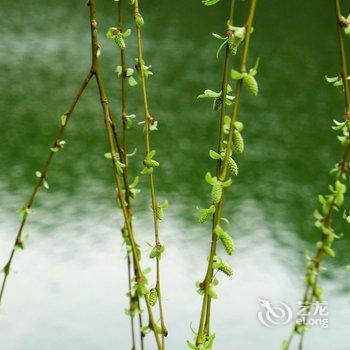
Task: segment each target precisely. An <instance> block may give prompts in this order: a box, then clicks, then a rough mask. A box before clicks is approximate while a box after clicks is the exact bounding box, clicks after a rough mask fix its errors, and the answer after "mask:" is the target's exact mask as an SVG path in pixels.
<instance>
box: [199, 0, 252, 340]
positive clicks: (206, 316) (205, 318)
mask: <svg viewBox="0 0 350 350" xmlns="http://www.w3.org/2000/svg"><path fill="white" fill-rule="evenodd" d="M256 3H257V0H252V1H251V3H250V8H249V15H248V20H247V23H246V37H245V41H244V48H243V54H242V58H241V64H240V68H241V72H245V71H246V65H247V61H248V52H249V47H250V37H251V32H252V30H251V29H252V25H253V19H254V14H255V9H256ZM231 10H232V7H231ZM242 83H243V82H242V80H238V81H237V83H236V90H235V102H234V106H233V112H232V116H231V123H230V129H229V135H228V140H227V144H226V151H225V158H224V159H223V161H222V162H221V163H220V166H219V169H218V178H219V180H220V181H225V180H226V177H227V167H228V161H229V157H230V154H231V144H232V138H233V132H234V130H235V127H234V123H235V121H236V120H237V116H238V108H239V104H240V98H241V92H242ZM226 85H227V84H226ZM223 91H224V90H223ZM226 93H227V92H226ZM224 104H225V100H223V105H224ZM220 124H221V123H220ZM221 137H222V136H221ZM222 145H223V143H222V141H221V143H220V144H219V146H222ZM221 150H222V148H221V149H220V151H221ZM223 200H224V197H223V195H222V197H221V199H220V201H219V203H218V204H216V210H215V214H214V217H213V226H212V242H211V248H210V255H209V259H208V267H207V272H206V276H205V279H204V281H203V282H202V288H203V291H204V294H203V302H202V309H201V317H200V322H199V328H198V333H197V340H196V343H197V345H199V344H201V343H202V342H203V341H204V339H205V336H208V335H209V334H210V329H209V328H210V318H211V297H210V296H209V288H210V283H211V282H212V280H213V272H214V268H213V263H214V257H215V255H216V248H217V235H216V233H215V232H214V229H215V227H216V226H217V225H218V224H219V223H220V221H221V217H222V208H223Z"/></svg>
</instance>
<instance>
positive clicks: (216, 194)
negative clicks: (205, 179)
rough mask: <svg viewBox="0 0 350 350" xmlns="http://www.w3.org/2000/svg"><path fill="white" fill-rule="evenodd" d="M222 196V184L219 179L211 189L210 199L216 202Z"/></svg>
mask: <svg viewBox="0 0 350 350" xmlns="http://www.w3.org/2000/svg"><path fill="white" fill-rule="evenodd" d="M221 197H222V186H221V183H220V182H219V181H217V182H215V183H214V185H213V188H212V190H211V199H212V201H213V203H214V204H218V203H219V202H220V200H221Z"/></svg>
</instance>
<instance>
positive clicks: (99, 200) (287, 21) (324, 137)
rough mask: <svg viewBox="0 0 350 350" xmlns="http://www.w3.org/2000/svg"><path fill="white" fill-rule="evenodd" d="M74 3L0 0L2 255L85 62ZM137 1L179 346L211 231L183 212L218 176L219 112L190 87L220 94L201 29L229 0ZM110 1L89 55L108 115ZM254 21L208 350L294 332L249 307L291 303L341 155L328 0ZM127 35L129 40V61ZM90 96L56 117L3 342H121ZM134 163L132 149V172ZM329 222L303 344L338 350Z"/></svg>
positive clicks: (338, 286) (344, 335) (115, 221)
mask: <svg viewBox="0 0 350 350" xmlns="http://www.w3.org/2000/svg"><path fill="white" fill-rule="evenodd" d="M85 3H86V1H68V0H62V1H43V0H38V1H35V2H29V1H24V0H20V1H10V0H2V4H1V8H2V25H1V29H0V32H1V40H0V62H1V63H0V65H1V68H2V69H1V71H2V74H1V75H0V85H1V89H0V99H1V104H0V122H1V138H0V149H1V153H0V164H1V172H0V205H1V212H0V221H1V232H0V243H1V244H0V262H1V264H3V263H5V261H6V259H7V256H8V253H9V250H10V247H11V244H12V242H13V240H14V237H15V233H16V230H17V227H18V224H19V223H18V216H17V214H16V210H17V209H18V208H20V207H21V205H22V204H23V203H24V201H25V200H26V198H27V196H28V194H29V191H30V189H31V187H32V185H33V183H34V180H35V178H34V172H35V170H37V169H39V168H40V167H41V165H42V163H43V160H44V158H45V157H46V155H47V152H48V147H49V144H50V143H51V140H52V139H53V137H54V134H55V132H56V129H57V127H58V125H59V116H60V115H61V114H62V113H63V112H64V111H65V109H66V106H67V105H68V103H69V101H70V99H71V97H72V95H73V93H74V91H75V90H76V89H77V87H78V86H79V84H80V81H81V80H82V78H83V76H84V74H85V73H86V72H87V70H88V68H89V59H90V57H89V54H90V48H89V28H88V19H87V15H88V13H87V9H86V5H85ZM238 3H239V6H240V7H241V10H240V11H239V12H238V13H237V14H236V20H237V23H239V24H243V23H244V16H243V15H244V10H245V9H246V6H247V4H248V1H246V2H238ZM142 5H143V8H144V11H143V12H144V13H143V14H144V17H145V19H146V26H145V30H144V35H145V55H146V60H147V63H150V64H152V66H153V71H154V73H155V75H154V77H153V78H152V79H151V80H150V81H149V89H150V97H151V109H152V112H153V113H154V116H155V117H156V118H158V119H159V129H160V132H159V133H156V134H155V136H154V146H155V148H156V149H158V150H159V152H158V153H159V155H158V158H159V160H160V162H161V164H162V167H161V170H160V171H159V172H157V184H158V186H159V187H158V188H159V190H158V191H159V197H160V198H161V199H165V198H167V199H169V200H170V202H171V207H170V209H169V210H168V211H167V218H166V220H165V221H164V223H162V224H161V232H162V235H163V240H164V243H165V245H166V247H167V253H166V255H165V257H164V260H163V261H162V266H163V268H162V269H163V285H164V291H165V292H164V294H165V307H166V316H167V320H168V327H169V329H170V334H169V338H168V344H169V345H168V348H169V349H185V340H186V339H190V338H191V337H192V334H191V331H190V323H191V322H194V323H196V322H197V320H198V316H199V308H200V298H199V297H198V295H197V294H196V291H195V281H196V280H199V279H200V278H202V276H203V273H204V268H205V261H206V258H205V257H206V256H207V254H208V245H209V226H205V225H204V226H200V225H199V224H197V223H196V221H195V217H196V210H195V207H196V206H197V205H200V206H205V205H207V204H208V201H209V196H208V193H209V189H208V187H207V185H206V184H205V182H204V180H203V175H204V174H205V172H206V171H208V170H213V169H214V164H213V163H211V161H210V160H209V159H208V150H209V149H210V148H214V147H215V144H216V141H215V140H216V137H217V133H216V127H217V115H216V114H215V113H213V112H212V111H211V110H210V105H209V103H207V102H206V101H204V102H198V101H197V100H196V96H197V95H198V94H199V93H201V92H202V91H203V90H204V89H206V88H210V89H213V90H218V89H219V86H220V76H221V59H220V60H219V61H217V60H216V59H215V51H216V48H217V46H218V42H217V41H216V40H214V39H212V38H211V33H212V32H218V33H220V32H221V31H222V29H223V28H224V23H225V18H226V10H227V9H226V7H227V6H226V1H222V3H221V4H220V5H218V6H215V7H213V8H205V7H204V6H202V4H201V2H200V1H199V0H197V1H190V2H189V1H185V0H178V1H173V2H169V1H158V2H144V4H142ZM114 6H115V5H114V2H113V1H107V0H101V1H98V16H99V22H100V33H101V34H102V35H101V40H102V56H101V59H102V61H103V68H104V75H105V77H106V80H107V85H108V88H109V91H110V95H111V96H110V97H111V106H112V108H113V110H114V111H118V108H119V102H118V94H119V90H118V82H117V81H116V79H115V75H114V73H113V71H114V67H115V66H116V65H117V64H118V53H117V50H116V49H115V48H114V47H113V45H112V43H110V42H108V41H107V40H106V39H105V38H104V35H103V33H104V32H105V31H106V30H107V28H108V27H109V26H111V25H113V24H114V21H115V11H114ZM129 12H130V13H129V16H128V22H129V23H130V26H132V23H131V15H130V14H131V11H129ZM255 28H256V30H255V33H254V36H253V42H252V50H251V58H252V60H251V62H250V63H251V64H253V63H254V61H255V59H256V57H258V56H259V57H260V59H261V68H260V71H259V82H260V95H259V97H258V98H251V97H249V96H247V94H245V96H244V98H243V101H242V107H241V110H240V119H241V120H242V121H244V122H245V125H246V129H245V138H246V146H247V147H246V152H245V154H244V156H243V157H240V159H239V160H238V162H239V166H240V176H239V178H238V181H235V182H234V186H233V191H230V193H228V195H227V199H226V212H225V216H226V217H227V218H228V219H230V221H231V222H232V223H233V227H232V229H231V230H232V232H233V235H234V237H235V240H236V245H237V254H236V255H235V256H234V258H233V259H232V260H231V263H232V264H233V266H234V270H235V276H234V278H232V279H228V278H224V277H222V278H220V280H221V284H220V286H219V287H218V293H219V295H220V298H219V301H217V302H215V303H214V313H213V315H214V320H213V328H214V331H215V332H216V333H217V337H218V339H217V342H216V344H217V346H216V348H217V349H224V348H225V349H244V350H256V349H258V348H259V349H261V350H267V349H269V350H271V349H278V348H279V344H280V342H281V339H282V338H283V337H284V336H285V335H286V334H287V332H288V331H289V327H277V328H273V329H268V328H265V327H263V326H262V325H261V324H260V323H259V322H258V320H257V317H256V314H257V312H258V310H259V305H258V298H267V299H270V300H272V301H276V302H277V301H284V302H287V303H289V304H291V305H292V306H295V303H296V302H297V301H298V300H299V299H300V298H301V295H302V292H303V281H302V279H301V271H302V270H303V268H304V264H305V261H304V257H303V251H304V249H305V248H312V246H313V245H312V244H313V242H315V241H316V240H317V237H318V236H317V235H318V232H317V231H315V229H314V228H313V220H312V217H311V213H312V211H313V209H314V207H315V205H316V196H317V194H318V193H319V192H324V191H325V190H326V187H327V184H328V182H329V181H330V180H329V175H328V170H329V169H330V167H331V166H332V165H333V164H334V163H335V162H336V161H337V159H338V158H339V157H340V154H341V150H340V147H339V146H338V144H337V142H336V140H335V137H334V135H333V134H332V132H331V130H330V125H331V120H332V119H333V118H334V117H339V116H340V115H341V113H342V104H343V101H342V96H341V94H339V93H338V92H337V91H336V90H334V89H332V88H331V87H330V86H328V85H327V84H326V83H325V81H324V75H325V74H327V75H330V76H332V75H336V74H337V67H338V58H337V57H338V56H337V41H336V31H335V23H334V15H333V8H332V4H331V2H329V1H319V0H309V1H307V2H305V1H301V0H296V1H286V0H270V1H261V3H260V5H259V7H258V11H257V18H256V24H255ZM134 39H135V38H134V36H132V37H131V38H129V39H128V44H129V45H128V56H129V64H130V65H132V62H133V61H134V55H135V45H134V41H135V40H134ZM96 93H97V91H96V87H95V84H94V83H93V84H91V86H90V87H89V89H88V90H87V92H86V93H85V95H84V96H83V98H82V100H81V102H80V103H79V105H78V107H77V109H76V113H75V114H74V116H73V119H72V121H71V123H70V125H69V127H68V132H67V134H66V137H65V140H66V141H67V147H66V149H65V150H64V151H63V152H61V153H60V154H58V156H57V157H55V160H54V164H53V166H52V169H51V171H50V179H49V180H50V191H49V192H44V191H41V192H40V195H39V196H38V200H37V202H36V204H35V208H34V210H33V215H31V217H30V221H29V223H28V225H27V227H26V230H25V231H26V233H27V234H29V239H28V244H27V249H26V250H25V251H24V252H23V253H18V254H17V255H16V259H15V264H14V270H15V272H16V273H14V274H12V275H11V276H10V278H9V283H8V288H7V290H6V296H5V300H4V301H5V302H4V305H3V311H2V315H1V318H0V344H1V346H0V347H1V349H3V350H17V349H21V350H22V349H26V350H34V349H52V350H56V349H57V350H58V349H63V348H64V349H67V350H73V349H74V350H77V349H115V348H117V349H128V348H130V345H129V338H128V336H127V335H128V332H129V323H128V320H127V317H126V316H125V315H124V312H123V310H124V308H125V307H126V305H127V298H126V297H125V292H126V287H127V281H126V265H125V260H124V252H123V250H122V249H121V243H122V242H121V237H120V231H119V228H120V226H121V224H122V220H121V216H120V214H119V212H117V211H116V209H115V208H114V201H113V197H114V188H113V187H114V186H113V184H112V176H111V169H110V164H109V162H107V161H106V160H105V159H104V157H103V153H104V152H106V149H107V145H106V141H105V134H104V125H103V121H102V115H101V110H100V106H99V101H98V98H97V95H96ZM131 97H132V101H131V102H130V107H129V113H135V114H136V115H137V116H138V118H139V120H141V118H142V108H141V104H140V103H139V102H140V100H139V96H138V88H136V89H134V90H133V91H132V92H131ZM130 136H131V138H132V141H131V146H130V147H131V148H133V147H137V148H138V149H139V150H142V133H141V128H140V127H136V128H135V129H134V130H132V131H131V133H130ZM141 157H142V152H139V154H138V156H137V157H136V158H135V159H136V160H138V161H139V162H138V164H139V165H138V167H133V169H132V172H133V173H134V174H136V172H137V171H139V170H140V161H141ZM141 188H142V190H143V191H142V195H141V196H140V197H139V200H137V201H136V202H135V212H136V224H135V226H136V232H137V235H138V238H139V241H140V242H141V243H142V246H143V249H144V251H145V255H147V254H148V246H147V244H145V242H146V241H152V226H151V222H150V212H149V204H148V203H149V202H148V190H147V187H146V186H145V181H143V183H142V184H141ZM339 221H340V220H339ZM336 226H337V231H338V232H343V233H344V237H343V238H342V239H341V241H339V242H337V243H336V245H335V249H336V251H337V253H338V254H337V257H336V259H334V260H333V261H332V262H327V265H328V267H329V272H328V273H327V274H325V276H324V278H323V285H324V287H325V290H326V292H325V298H326V299H327V300H328V301H329V310H330V327H329V328H328V329H327V330H322V329H320V328H315V329H314V330H312V331H311V332H310V333H309V334H308V335H307V337H306V349H318V350H346V349H349V346H348V341H349V333H348V330H349V326H350V312H349V311H350V310H349V307H348V299H349V298H350V284H349V281H350V276H349V274H348V273H347V272H346V271H345V268H344V266H345V265H346V264H349V257H348V255H347V253H348V251H349V248H350V238H349V235H348V228H346V227H345V226H344V225H343V224H341V223H338V222H337V223H336ZM151 264H152V262H151V261H147V263H146V266H147V265H151ZM151 280H152V278H151ZM150 340H151V337H150ZM149 348H150V347H149Z"/></svg>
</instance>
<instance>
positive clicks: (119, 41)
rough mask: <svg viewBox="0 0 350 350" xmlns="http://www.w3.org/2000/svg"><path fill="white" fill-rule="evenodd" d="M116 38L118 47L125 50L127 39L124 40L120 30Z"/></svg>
mask: <svg viewBox="0 0 350 350" xmlns="http://www.w3.org/2000/svg"><path fill="white" fill-rule="evenodd" d="M114 40H115V42H116V44H117V45H118V47H119V48H120V49H121V50H125V48H126V46H125V41H124V38H123V34H122V32H120V31H119V32H118V33H117V34H116V35H115V38H114Z"/></svg>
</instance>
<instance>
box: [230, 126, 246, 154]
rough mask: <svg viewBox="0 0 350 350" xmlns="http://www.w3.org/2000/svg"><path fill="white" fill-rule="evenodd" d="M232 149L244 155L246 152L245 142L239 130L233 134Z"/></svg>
mask: <svg viewBox="0 0 350 350" xmlns="http://www.w3.org/2000/svg"><path fill="white" fill-rule="evenodd" d="M232 148H233V151H234V152H236V153H239V154H240V153H243V151H244V140H243V137H242V135H241V133H240V132H239V131H238V130H235V131H234V132H233V139H232Z"/></svg>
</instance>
